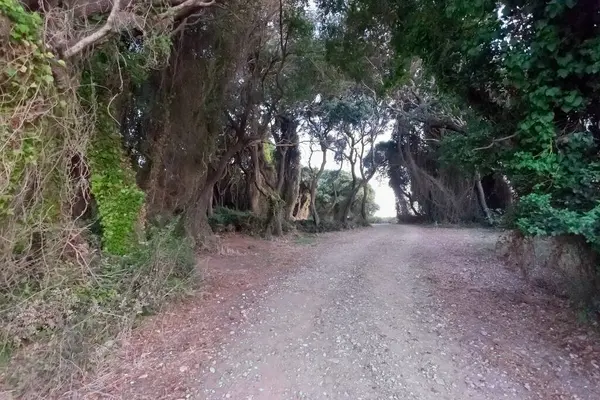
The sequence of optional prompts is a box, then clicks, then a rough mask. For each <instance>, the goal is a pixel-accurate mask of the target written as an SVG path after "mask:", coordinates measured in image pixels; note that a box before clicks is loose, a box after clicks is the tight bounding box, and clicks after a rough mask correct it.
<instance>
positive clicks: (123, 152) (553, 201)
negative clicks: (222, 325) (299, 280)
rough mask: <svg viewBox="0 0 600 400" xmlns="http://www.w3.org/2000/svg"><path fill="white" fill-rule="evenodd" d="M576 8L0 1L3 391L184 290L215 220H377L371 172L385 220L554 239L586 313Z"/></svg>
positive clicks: (61, 369) (594, 134) (589, 70)
mask: <svg viewBox="0 0 600 400" xmlns="http://www.w3.org/2000/svg"><path fill="white" fill-rule="evenodd" d="M311 4H312V3H311ZM314 5H316V7H313V6H314ZM598 15H600V5H599V4H598V2H597V1H593V0H568V1H549V2H548V1H541V0H531V1H525V0H522V1H521V0H517V1H512V0H510V1H509V0H505V1H491V0H479V1H468V0H450V1H447V2H445V3H444V4H443V5H440V4H438V3H437V2H434V1H429V0H406V1H404V0H403V1H400V0H387V1H375V0H347V1H332V0H320V1H317V2H315V4H313V5H312V6H311V5H309V4H308V3H307V2H306V1H302V0H253V1H250V0H228V1H220V0H211V1H209V0H205V1H202V0H162V1H152V2H148V1H137V0H133V1H124V0H100V1H96V0H80V1H74V2H65V1H56V0H47V1H43V2H41V1H37V0H0V65H2V67H1V70H0V143H1V147H0V264H1V265H2V269H1V270H0V322H1V328H0V360H1V362H2V380H3V381H4V382H5V385H6V387H7V388H10V390H11V391H12V393H14V394H15V396H16V397H19V396H23V397H27V396H31V395H32V393H37V394H43V395H42V396H44V395H45V394H48V395H59V394H60V393H63V392H64V390H66V388H67V387H68V386H69V385H71V384H72V382H74V381H75V380H76V379H77V377H78V376H81V375H82V374H85V372H86V371H88V370H90V369H93V368H94V367H95V366H97V365H99V364H100V363H101V362H102V360H103V357H104V356H105V355H106V354H107V353H108V352H110V350H111V349H112V348H113V347H114V346H116V339H117V338H118V337H119V334H120V333H122V332H126V331H127V330H129V329H131V328H132V326H133V325H134V324H135V322H136V321H137V320H138V317H140V316H142V315H145V314H149V313H153V312H156V311H157V310H159V309H160V307H161V306H162V305H164V304H165V303H166V302H168V301H169V300H171V299H174V298H177V297H178V296H180V295H182V294H184V293H185V292H186V290H188V289H189V287H190V285H192V284H193V283H192V282H198V279H199V278H200V277H198V275H197V272H196V271H197V269H196V268H195V264H196V255H197V252H198V251H211V250H214V249H215V248H216V247H217V241H218V238H217V236H216V234H218V233H220V232H233V231H236V232H245V233H251V234H255V235H260V236H264V237H267V238H272V237H276V236H280V235H282V234H284V233H285V232H289V231H292V230H301V231H305V232H311V233H316V232H324V231H331V230H338V229H348V228H353V227H358V226H364V225H368V224H369V223H380V222H389V221H383V220H381V219H377V218H375V217H374V215H375V213H376V211H377V205H376V204H375V201H374V191H373V188H372V186H371V185H370V182H372V180H373V179H374V178H375V177H377V176H384V177H387V178H388V179H389V184H390V186H391V187H392V189H393V190H394V193H395V197H396V209H397V220H398V221H401V222H416V221H418V222H429V223H450V224H457V223H478V224H486V225H492V226H502V227H505V228H510V229H512V230H513V232H514V234H513V236H512V238H511V241H510V243H511V246H512V247H511V248H512V249H513V250H512V251H513V253H519V252H520V250H519V249H525V250H524V251H523V252H522V253H523V254H529V253H528V252H529V251H530V250H531V249H530V247H527V246H529V245H528V243H530V241H531V240H532V239H530V238H531V237H546V236H552V237H556V238H557V241H556V244H555V245H553V246H554V247H553V248H554V249H555V250H552V251H554V253H552V254H555V256H554V257H555V258H557V257H558V258H560V257H563V254H564V251H563V250H562V249H564V248H565V247H564V246H571V247H568V248H569V249H571V250H569V251H575V252H577V253H578V254H580V255H583V256H582V257H579V258H578V259H579V260H580V262H581V263H584V264H585V268H586V271H587V272H589V274H588V275H586V276H588V278H586V279H587V283H588V284H589V285H588V286H589V287H586V291H585V292H586V295H585V296H584V297H585V298H586V301H589V302H591V303H589V304H595V303H593V301H592V300H593V299H594V298H596V297H597V296H598V293H599V288H598V287H597V284H598V281H599V280H598V276H597V271H596V269H597V265H598V264H597V254H598V251H600V247H599V246H600V205H599V204H600V189H599V182H600V159H599V154H600V153H599V142H600V128H599V124H600V107H599V101H600V96H599V93H598V92H599V91H600V85H599V83H600V80H599V77H600V32H599V29H600V28H599V27H600V21H599V17H598ZM573 243H575V247H572V245H573ZM519 246H520V247H519ZM573 249H574V250H573Z"/></svg>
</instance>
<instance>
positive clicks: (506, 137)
mask: <svg viewBox="0 0 600 400" xmlns="http://www.w3.org/2000/svg"><path fill="white" fill-rule="evenodd" d="M515 136H517V134H516V133H513V134H512V135H508V136H505V137H503V138H499V139H494V140H492V143H490V144H488V145H487V146H483V147H477V148H475V149H473V151H478V150H485V149H490V148H492V147H493V146H494V145H495V144H496V143H498V142H503V141H505V140H509V139H512V138H514V137H515Z"/></svg>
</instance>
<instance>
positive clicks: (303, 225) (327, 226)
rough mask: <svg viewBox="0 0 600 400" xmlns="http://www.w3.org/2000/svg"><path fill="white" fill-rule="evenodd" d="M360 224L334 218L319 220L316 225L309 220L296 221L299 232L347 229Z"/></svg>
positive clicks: (354, 227)
mask: <svg viewBox="0 0 600 400" xmlns="http://www.w3.org/2000/svg"><path fill="white" fill-rule="evenodd" d="M367 225H368V224H365V225H363V226H367ZM360 226H361V224H359V223H357V222H355V221H348V222H346V223H343V222H339V221H336V220H324V221H321V223H320V224H319V226H318V227H317V226H316V225H315V223H314V222H313V221H311V220H303V221H296V229H297V230H299V231H300V232H306V233H319V232H337V231H343V230H348V229H356V228H358V227H360Z"/></svg>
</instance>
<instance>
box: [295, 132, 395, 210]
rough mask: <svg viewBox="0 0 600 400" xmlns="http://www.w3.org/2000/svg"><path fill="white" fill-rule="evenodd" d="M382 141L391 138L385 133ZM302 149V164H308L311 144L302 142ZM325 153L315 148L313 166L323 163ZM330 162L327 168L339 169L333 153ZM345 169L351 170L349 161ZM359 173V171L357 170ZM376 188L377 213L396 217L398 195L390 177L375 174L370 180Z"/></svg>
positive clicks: (329, 157) (329, 158)
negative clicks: (396, 195) (389, 182)
mask: <svg viewBox="0 0 600 400" xmlns="http://www.w3.org/2000/svg"><path fill="white" fill-rule="evenodd" d="M384 136H385V137H382V138H381V139H380V141H385V140H389V137H388V135H384ZM300 151H301V153H302V164H303V165H305V166H307V165H308V161H309V157H310V145H309V144H308V143H306V142H301V144H300ZM322 157H323V155H322V153H321V151H320V150H315V152H314V154H313V157H312V160H311V166H312V167H316V168H318V167H319V166H320V165H321V161H322V160H323V158H322ZM327 159H328V162H327V164H326V165H325V168H326V169H338V168H339V164H336V163H335V162H334V161H333V154H331V153H330V154H328V155H327ZM344 170H347V171H349V170H350V168H349V165H348V163H345V164H344ZM357 173H358V171H357ZM369 183H370V184H371V186H372V187H373V190H375V202H376V203H377V204H378V205H379V211H377V213H376V214H375V215H376V216H378V217H382V218H387V217H395V216H396V197H395V195H394V191H393V190H392V188H391V187H390V186H389V185H388V179H387V177H385V176H383V177H382V176H377V175H376V176H375V177H373V179H371V181H370V182H369Z"/></svg>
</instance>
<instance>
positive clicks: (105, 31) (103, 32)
mask: <svg viewBox="0 0 600 400" xmlns="http://www.w3.org/2000/svg"><path fill="white" fill-rule="evenodd" d="M121 1H122V0H115V1H114V2H113V7H112V10H111V11H110V15H109V16H108V19H107V20H106V23H105V24H104V26H102V28H100V29H98V30H97V31H95V32H94V33H92V34H91V35H89V36H86V37H84V38H83V39H81V40H80V41H78V42H77V43H75V44H74V45H73V46H71V47H69V48H68V49H66V50H65V52H64V54H63V55H64V57H65V58H71V57H73V56H75V55H77V54H79V53H81V52H82V51H83V50H85V48H86V47H89V46H91V45H93V44H94V43H96V42H98V41H100V40H102V39H104V38H105V37H106V36H108V35H109V34H110V33H111V32H112V31H113V29H114V27H115V22H116V19H117V16H118V15H119V11H120V10H121Z"/></svg>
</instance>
